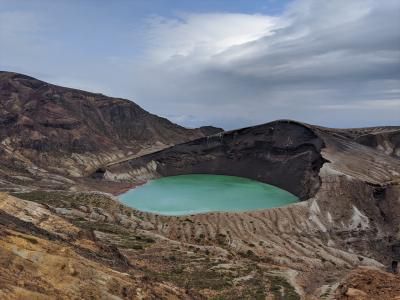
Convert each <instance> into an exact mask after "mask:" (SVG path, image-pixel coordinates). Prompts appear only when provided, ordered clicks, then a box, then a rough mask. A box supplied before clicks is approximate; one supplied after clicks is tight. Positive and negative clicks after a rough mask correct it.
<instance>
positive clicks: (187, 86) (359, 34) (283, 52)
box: [0, 0, 400, 129]
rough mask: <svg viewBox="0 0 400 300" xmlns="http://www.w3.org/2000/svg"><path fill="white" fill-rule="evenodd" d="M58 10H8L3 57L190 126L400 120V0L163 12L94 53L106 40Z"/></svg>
mask: <svg viewBox="0 0 400 300" xmlns="http://www.w3.org/2000/svg"><path fill="white" fill-rule="evenodd" d="M56 16H57V15H56V14H46V12H43V13H41V14H39V15H38V14H34V13H32V12H26V11H21V12H19V11H12V12H2V13H1V12H0V22H1V23H0V25H1V26H0V42H1V47H0V65H1V66H2V67H3V68H7V69H8V70H14V71H18V72H24V73H28V74H30V75H34V76H39V77H40V78H41V79H44V80H49V81H51V82H54V83H57V84H62V85H67V86H73V87H76V88H82V89H87V90H91V91H95V92H103V93H106V94H109V95H112V96H118V97H125V98H129V99H132V100H134V101H135V102H137V103H138V104H140V105H142V106H143V107H144V108H145V109H147V110H150V111H151V112H154V113H157V114H159V115H162V116H166V117H169V118H170V119H172V120H174V121H176V122H178V123H180V124H183V125H187V126H199V125H204V124H214V125H218V126H222V127H224V128H228V129H230V128H235V127H241V126H247V125H251V124H257V123H261V122H267V121H270V120H274V119H281V118H291V119H295V120H300V121H305V122H309V123H316V124H321V125H326V126H335V127H356V126H368V125H371V126H372V125H378V124H399V123H400V30H399V28H400V2H399V1H397V0H385V1H378V0H352V1H348V0H335V1H319V0H297V1H293V2H292V3H291V4H290V5H289V6H288V7H287V9H286V10H285V11H284V13H282V14H281V15H278V16H267V15H262V14H258V15H250V14H237V13H236V14H232V13H223V12H220V13H202V14H191V13H183V14H180V15H178V16H177V17H176V18H169V19H168V18H162V17H157V16H156V17H154V16H152V17H149V18H148V23H147V24H144V25H143V24H142V26H141V27H140V28H141V30H140V32H139V33H138V30H136V32H135V33H131V32H130V31H129V30H130V29H129V28H127V29H123V28H121V32H118V35H119V36H122V37H123V38H121V39H120V40H118V41H121V40H123V41H124V43H126V44H124V45H123V46H124V47H125V48H128V49H129V48H131V49H132V52H135V54H134V55H133V54H132V55H131V56H129V55H125V56H124V55H122V56H120V55H118V54H115V55H114V53H112V47H110V49H111V50H109V51H110V53H109V55H108V56H106V57H104V56H101V55H89V56H88V55H87V53H91V52H92V53H93V54H96V53H98V52H99V51H98V50H96V49H95V48H94V49H93V50H92V51H90V49H86V48H85V49H80V48H79V47H83V46H81V44H79V43H78V44H74V45H70V44H65V43H63V42H62V41H58V40H57V38H56V37H57V33H58V32H57V30H58V29H57V28H58V27H57V24H58V22H59V20H58V18H57V17H56ZM67 19H68V18H67ZM71 20H72V19H71ZM71 20H70V19H68V20H67V21H65V20H64V21H63V22H64V26H66V25H65V24H67V25H68V22H71ZM66 27H68V26H66ZM75 30H78V31H76V34H79V28H78V29H77V28H75ZM60 32H61V31H60ZM60 34H62V33H60ZM81 38H82V37H81ZM111 41H113V39H111ZM107 42H108V38H107V36H105V37H104V44H107ZM85 45H86V44H85ZM121 46H122V44H121V45H119V48H121ZM135 49H140V52H138V51H134V50H135ZM82 50H85V51H82ZM96 51H97V52H96ZM82 52H84V53H85V54H86V55H85V54H82ZM102 54H103V52H102Z"/></svg>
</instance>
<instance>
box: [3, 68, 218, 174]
mask: <svg viewBox="0 0 400 300" xmlns="http://www.w3.org/2000/svg"><path fill="white" fill-rule="evenodd" d="M221 130H222V129H216V128H213V127H211V126H207V127H202V128H200V129H187V128H184V127H182V126H179V125H177V124H174V123H172V122H170V121H169V120H167V119H165V118H161V117H158V116H156V115H153V114H151V113H149V112H147V111H145V110H144V109H142V108H141V107H140V106H138V105H137V104H135V103H134V102H132V101H129V100H124V99H119V98H112V97H107V96H105V95H102V94H95V93H89V92H85V91H81V90H76V89H71V88H65V87H61V86H56V85H53V84H49V83H46V82H43V81H40V80H37V79H35V78H32V77H29V76H26V75H22V74H17V73H11V72H0V142H1V146H0V157H4V156H7V155H8V156H9V157H7V158H6V159H4V160H7V163H8V164H10V160H12V161H14V167H15V165H20V164H28V165H30V166H33V167H35V166H37V167H40V168H44V169H47V170H51V171H55V172H57V173H62V174H65V173H68V174H69V175H74V176H80V175H83V174H85V173H86V172H88V171H89V170H91V169H93V168H95V167H97V166H99V165H102V164H106V163H109V162H112V161H116V160H119V159H121V158H123V157H126V156H134V155H136V154H139V153H140V154H143V153H148V152H152V151H154V150H159V149H162V148H165V147H167V146H171V145H175V144H177V143H182V142H186V141H189V140H193V139H196V138H199V137H203V136H205V135H207V134H209V133H211V134H213V133H216V132H219V131H221ZM4 160H3V161H4Z"/></svg>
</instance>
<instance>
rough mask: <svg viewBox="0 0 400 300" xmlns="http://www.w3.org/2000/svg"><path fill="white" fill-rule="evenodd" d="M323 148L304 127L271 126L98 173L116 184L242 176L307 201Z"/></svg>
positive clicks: (191, 144)
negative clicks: (185, 176) (184, 176)
mask: <svg viewBox="0 0 400 300" xmlns="http://www.w3.org/2000/svg"><path fill="white" fill-rule="evenodd" d="M323 146H324V143H323V141H322V139H320V138H319V137H318V136H317V135H316V134H315V133H314V132H313V131H312V130H311V129H309V128H308V127H306V126H304V125H302V124H300V123H297V122H292V121H275V122H271V123H268V124H263V125H259V126H254V127H248V128H243V129H239V130H233V131H229V132H222V133H219V134H215V135H212V136H209V137H205V138H201V139H197V140H194V141H191V142H187V143H184V144H180V145H176V146H174V147H171V148H168V149H165V150H163V151H159V152H156V153H152V154H149V155H146V156H142V157H139V158H136V159H132V160H128V161H125V162H121V163H118V164H113V165H110V166H108V168H107V169H104V170H103V172H105V175H104V176H105V177H106V178H107V179H110V180H122V181H124V180H128V181H129V180H136V179H137V178H138V177H140V178H144V177H147V178H151V177H159V176H171V175H180V174H190V173H210V174H223V175H232V176H242V177H247V178H251V179H255V180H259V181H262V182H266V183H269V184H273V185H275V186H278V187H281V188H283V189H285V190H287V191H289V192H291V193H293V194H295V195H296V196H298V197H300V198H301V199H307V198H309V197H310V196H312V195H313V194H314V193H315V191H316V190H317V189H318V187H319V177H318V173H319V170H320V168H321V166H322V164H323V163H324V159H323V158H322V156H321V148H322V147H323ZM99 173H101V170H99V172H97V173H96V174H95V176H99V175H100V174H99ZM146 173H147V174H146ZM129 174H131V176H130V175H129Z"/></svg>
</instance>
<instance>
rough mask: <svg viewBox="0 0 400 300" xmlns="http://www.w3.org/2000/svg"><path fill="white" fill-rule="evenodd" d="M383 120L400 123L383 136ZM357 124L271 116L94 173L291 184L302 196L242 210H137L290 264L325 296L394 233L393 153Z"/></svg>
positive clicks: (217, 242) (193, 234)
mask: <svg viewBox="0 0 400 300" xmlns="http://www.w3.org/2000/svg"><path fill="white" fill-rule="evenodd" d="M385 130H387V131H388V132H391V134H393V132H398V131H400V130H399V128H381V129H379V131H380V134H381V135H382V136H384V135H385V134H386V133H385ZM360 131H361V130H360V129H357V130H355V129H351V130H336V129H328V128H323V127H317V126H311V125H307V124H301V123H297V122H292V121H277V122H272V123H268V124H264V125H261V126H256V127H251V128H246V129H241V130H235V131H231V132H227V133H221V134H219V135H215V136H212V137H209V138H202V139H198V140H195V141H192V142H188V143H185V144H181V145H177V146H174V147H171V148H169V149H166V150H162V151H159V152H156V153H152V154H149V155H145V156H143V157H139V158H136V159H132V160H129V161H125V162H122V163H117V164H112V165H110V166H109V167H108V168H106V169H105V170H103V172H99V171H98V172H96V173H95V174H93V175H94V176H95V177H97V178H101V179H98V180H100V181H101V182H107V181H128V182H130V181H132V182H136V181H144V180H148V179H151V178H157V177H160V176H167V175H175V174H185V173H192V172H206V173H217V174H227V175H240V176H244V177H249V178H255V179H258V180H261V181H265V182H268V183H273V184H275V185H277V186H280V187H282V188H285V189H287V190H289V191H291V192H292V193H294V194H296V195H297V196H299V197H301V198H302V199H303V200H305V201H304V202H302V203H299V204H295V205H290V206H287V207H282V208H277V209H268V210H260V211H254V212H243V213H210V214H201V215H193V216H189V217H176V218H171V217H163V216H157V215H152V214H146V215H145V220H146V221H148V222H150V223H151V224H155V226H156V228H157V232H158V233H160V234H162V235H163V236H166V237H168V238H170V239H173V240H178V241H181V242H185V243H190V244H203V245H212V246H213V247H216V249H219V248H222V249H224V250H227V251H228V252H229V253H232V252H233V253H236V255H242V256H244V257H246V258H248V257H253V258H254V259H259V260H261V261H264V262H266V263H269V264H272V265H279V266H280V267H281V268H285V270H286V271H287V272H289V274H297V276H296V282H297V284H298V289H299V290H300V292H299V294H303V295H304V296H307V297H311V295H314V296H318V295H319V296H321V295H325V296H326V297H328V298H329V297H333V295H334V291H335V289H336V288H337V286H338V285H339V282H340V280H342V278H343V276H344V275H345V274H346V273H347V272H348V271H350V270H352V269H354V268H357V267H358V266H360V265H364V266H373V267H378V268H382V269H386V268H387V267H388V266H389V265H390V263H391V259H392V257H394V253H393V252H392V245H393V244H395V243H398V242H399V240H400V223H399V220H398V217H397V216H398V215H400V160H399V159H398V158H396V156H393V155H388V153H387V152H386V151H383V149H380V148H377V149H375V147H369V146H365V145H363V144H361V143H359V136H360V135H359V132H360ZM370 131H374V132H376V131H377V129H376V128H370V129H363V135H364V134H369V133H368V132H370ZM237 166H240V168H237ZM245 166H250V167H248V168H246V167H245ZM240 170H242V172H240ZM285 170H286V171H287V172H285ZM291 272H293V273H291ZM371 299H372V298H371Z"/></svg>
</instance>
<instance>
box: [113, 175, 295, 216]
mask: <svg viewBox="0 0 400 300" xmlns="http://www.w3.org/2000/svg"><path fill="white" fill-rule="evenodd" d="M119 198H120V200H121V202H123V203H125V204H126V205H128V206H130V207H133V208H136V209H138V210H141V211H146V212H152V213H157V214H161V215H175V216H177V215H188V214H196V213H205V212H212V211H247V210H255V209H262V208H272V207H279V206H284V205H287V204H291V203H295V202H298V198H297V197H296V196H294V195H292V194H291V193H289V192H287V191H285V190H282V189H280V188H277V187H275V186H272V185H269V184H265V183H262V182H259V181H255V180H250V179H247V178H242V177H235V176H223V175H209V174H191V175H180V176H171V177H163V178H160V179H155V180H151V181H149V182H148V183H146V184H144V185H142V186H139V187H137V188H135V189H131V190H129V191H128V192H126V193H125V194H122V195H121V196H120V197H119Z"/></svg>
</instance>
